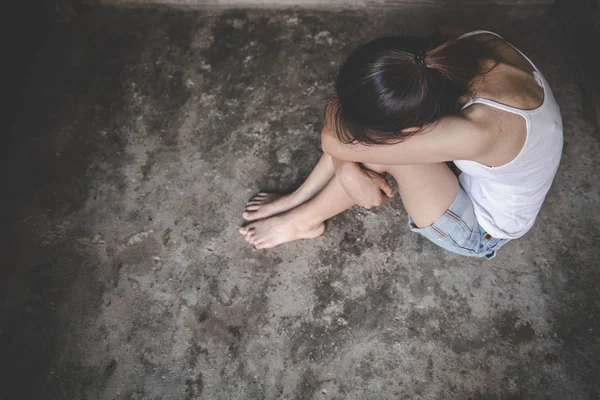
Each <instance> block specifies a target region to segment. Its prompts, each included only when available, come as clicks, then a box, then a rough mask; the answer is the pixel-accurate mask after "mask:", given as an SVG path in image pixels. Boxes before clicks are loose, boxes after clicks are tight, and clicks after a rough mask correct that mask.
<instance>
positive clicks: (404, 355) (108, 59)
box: [0, 6, 600, 400]
mask: <svg viewBox="0 0 600 400" xmlns="http://www.w3.org/2000/svg"><path fill="white" fill-rule="evenodd" d="M444 21H445V22H454V23H463V24H467V25H471V26H474V27H486V28H489V29H492V30H496V31H499V32H500V33H503V34H505V36H506V37H507V38H509V39H511V40H512V41H513V42H514V43H515V44H516V45H518V46H519V47H520V48H521V49H522V50H524V51H525V52H526V53H528V54H529V55H530V56H531V57H532V58H533V60H534V61H535V62H536V63H537V64H538V66H539V67H540V68H541V69H542V71H543V72H544V73H545V75H546V77H547V79H548V81H549V82H550V83H551V85H552V87H553V89H554V93H555V96H556V98H557V100H558V102H559V104H560V106H561V107H562V110H563V115H564V126H565V150H564V159H563V163H562V166H561V169H560V170H559V173H558V176H557V178H556V182H555V185H554V187H553V188H552V190H551V192H550V194H549V196H548V199H547V202H546V204H545V206H544V208H543V210H542V212H541V214H540V216H539V219H538V222H537V224H536V226H535V227H534V229H533V230H532V231H531V232H530V233H529V234H528V235H527V236H526V237H524V238H522V239H521V240H518V241H515V242H512V243H510V244H508V245H507V246H505V247H504V248H503V249H502V251H501V252H500V253H499V255H498V257H497V258H496V259H494V260H493V261H491V262H487V261H482V260H476V259H468V258H462V257H460V256H455V255H453V254H450V253H445V252H443V251H442V250H440V249H438V248H436V247H434V245H432V244H430V243H429V242H427V241H426V240H424V239H422V238H420V237H418V236H415V235H413V234H411V233H410V232H409V231H408V229H407V227H406V213H405V211H404V210H403V208H402V205H401V203H400V202H399V201H398V199H397V198H396V199H395V200H394V201H392V202H391V203H390V204H388V205H385V206H383V207H381V208H378V209H375V210H373V211H366V210H362V209H353V210H351V211H349V212H347V213H345V214H343V215H340V216H338V217H336V218H334V219H332V220H331V221H330V222H329V224H328V228H327V232H326V234H325V235H324V236H322V237H320V238H318V239H315V240H312V241H302V242H297V243H293V244H289V245H286V246H283V247H280V248H277V249H274V250H271V251H266V252H264V251H255V250H252V248H251V247H250V246H248V245H247V244H246V243H245V242H244V240H243V239H242V237H241V236H240V235H239V234H238V233H237V228H238V226H239V225H240V224H241V223H242V219H241V211H242V207H243V205H244V203H245V201H246V200H247V199H248V198H249V197H250V196H251V195H252V194H253V193H255V192H256V191H257V190H259V189H269V190H277V191H287V190H291V189H293V188H294V187H295V186H296V185H298V184H299V183H300V182H301V181H302V180H303V178H304V177H305V176H306V175H307V173H308V172H309V171H310V169H311V167H312V165H313V164H314V163H315V162H316V160H317V159H318V157H319V130H320V124H321V110H322V107H323V105H324V99H325V98H326V97H327V96H328V93H329V83H330V81H331V79H332V77H333V76H334V74H335V71H336V66H337V65H338V63H339V61H340V60H341V59H342V58H343V55H344V54H346V53H347V52H348V51H349V50H350V49H351V48H352V47H353V46H354V45H356V44H357V43H359V42H361V41H363V40H365V39H367V38H371V37H373V36H377V35H382V34H390V33H400V34H408V33H411V34H420V33H426V32H428V31H429V29H430V28H431V27H433V26H434V25H435V24H436V23H439V22H444ZM570 56H571V54H570V52H569V49H568V48H566V47H565V46H564V45H563V42H562V40H561V37H560V35H559V30H558V29H557V28H556V27H555V26H554V24H553V22H552V20H551V19H550V18H549V16H548V13H547V10H546V9H544V8H541V7H489V6H488V7H471V8H459V7H456V8H455V7H451V6H448V7H407V8H402V9H395V10H391V11H390V10H388V11H384V10H379V11H377V10H371V11H367V10H363V11H351V12H350V11H348V12H333V13H331V12H324V11H321V12H313V11H293V10H287V11H283V10H280V11H269V10H262V11H261V10H254V11H243V10H234V11H189V10H188V11H182V10H170V9H139V10H135V9H112V8H91V9H83V11H81V12H79V13H78V16H77V18H76V19H75V20H74V21H72V22H71V23H69V24H66V25H59V26H56V27H55V29H54V30H53V31H52V32H51V33H50V34H49V35H48V36H47V38H46V41H45V44H44V46H43V50H42V51H41V52H40V53H39V54H38V55H37V62H36V63H35V65H34V67H33V68H32V69H31V71H29V72H28V73H27V75H28V82H29V84H28V87H26V88H24V93H25V95H26V96H25V98H26V99H27V100H26V103H25V104H24V105H23V107H22V108H21V113H20V123H18V124H17V125H15V126H14V127H13V129H12V130H11V131H10V132H9V134H8V135H7V136H5V140H4V143H3V148H2V154H3V156H2V168H1V169H0V170H1V171H2V181H3V196H2V199H3V202H4V204H3V206H2V207H1V209H0V218H1V219H0V222H1V223H2V226H3V228H4V229H3V230H2V237H1V239H2V240H1V241H0V246H1V250H2V255H3V268H2V269H1V274H2V275H1V276H0V278H2V279H0V282H1V285H2V286H1V293H2V298H1V304H2V326H1V330H0V338H1V347H0V351H1V352H2V353H1V354H2V362H3V366H2V370H3V373H2V379H3V384H2V398H4V399H69V400H72V399H90V400H91V399H102V400H104V399H107V400H108V399H127V400H141V399H152V400H156V399H165V400H166V399H186V400H189V399H209V400H213V399H224V400H230V399H243V400H246V399H290V400H292V399H298V400H304V399H349V400H350V399H557V400H558V399H560V400H566V399H597V398H599V397H600V387H599V383H598V377H599V376H600V368H599V367H600V365H599V363H600V361H599V360H600V341H599V337H600V336H599V332H600V322H599V321H600V319H599V318H598V315H599V307H598V306H599V304H600V295H599V294H598V289H597V288H598V284H599V282H600V269H599V267H600V265H599V262H598V253H597V245H598V243H599V242H598V239H599V233H600V228H599V227H598V226H599V223H600V216H599V215H598V212H597V209H598V204H599V200H600V185H599V183H598V174H599V173H600V164H599V162H598V160H599V156H598V154H599V147H600V146H599V141H600V136H599V131H598V127H597V126H596V125H595V119H594V118H593V117H590V116H589V115H588V114H586V113H585V112H584V105H583V103H582V96H581V93H580V89H579V87H578V86H577V85H576V84H575V83H574V81H573V79H572V76H571V75H570V72H569V70H568V68H567V67H566V61H565V60H566V59H568V57H570Z"/></svg>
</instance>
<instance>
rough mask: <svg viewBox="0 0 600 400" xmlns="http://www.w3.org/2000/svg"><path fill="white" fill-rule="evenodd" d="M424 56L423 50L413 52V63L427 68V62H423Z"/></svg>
mask: <svg viewBox="0 0 600 400" xmlns="http://www.w3.org/2000/svg"><path fill="white" fill-rule="evenodd" d="M425 57H426V55H425V52H424V51H420V52H418V53H417V54H415V64H417V65H418V66H419V67H421V68H427V64H425Z"/></svg>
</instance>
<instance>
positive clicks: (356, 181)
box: [333, 159, 394, 209]
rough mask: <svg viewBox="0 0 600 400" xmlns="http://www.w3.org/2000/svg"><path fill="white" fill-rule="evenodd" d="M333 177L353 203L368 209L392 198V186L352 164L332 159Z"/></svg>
mask: <svg viewBox="0 0 600 400" xmlns="http://www.w3.org/2000/svg"><path fill="white" fill-rule="evenodd" d="M333 164H334V167H335V176H336V179H337V180H338V182H340V184H341V185H342V187H343V188H344V190H345V191H346V193H347V194H348V196H349V197H350V198H351V199H352V200H354V203H355V204H357V205H359V206H361V207H364V208H367V209H370V208H372V207H376V206H380V205H382V204H383V203H385V202H386V201H388V200H389V199H390V198H391V197H393V196H394V189H393V188H392V186H391V185H390V184H389V183H388V182H387V181H386V180H385V178H383V177H382V176H381V175H379V174H378V173H376V172H374V171H371V170H368V169H363V168H361V167H360V166H359V165H358V164H356V163H353V162H347V161H341V160H337V159H334V161H333Z"/></svg>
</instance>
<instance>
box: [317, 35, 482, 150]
mask: <svg viewBox="0 0 600 400" xmlns="http://www.w3.org/2000/svg"><path fill="white" fill-rule="evenodd" d="M440 41H441V40H440V38H439V33H437V32H436V34H434V35H433V36H432V37H429V38H408V37H384V38H379V39H375V40H372V41H370V42H368V43H366V44H363V45H361V46H359V47H358V48H357V49H356V50H355V51H354V52H353V53H352V54H351V55H350V57H348V59H347V60H346V61H345V62H344V63H343V64H342V66H341V67H340V71H339V73H338V76H337V79H336V82H335V95H334V97H333V98H332V99H331V100H330V101H329V103H328V105H327V108H326V114H327V115H326V117H327V121H328V123H331V124H332V125H331V128H332V129H333V131H334V132H335V134H336V136H337V137H338V139H339V140H340V141H342V142H344V143H354V142H360V143H365V144H386V143H397V142H399V141H402V140H404V139H406V138H407V137H409V136H411V135H413V134H414V133H416V132H412V133H406V132H402V130H403V129H405V128H409V127H419V128H422V127H423V126H425V125H428V124H430V123H432V122H435V121H437V120H439V119H441V118H442V117H444V116H446V115H450V114H455V113H458V112H459V111H460V106H459V104H458V100H459V98H460V97H462V96H464V95H465V94H467V93H469V84H470V82H471V80H472V78H473V77H474V76H475V75H477V74H479V73H484V72H483V71H481V68H480V62H481V61H482V60H484V59H492V58H493V55H492V51H491V46H490V45H489V44H487V45H486V44H482V43H480V42H477V41H475V40H459V41H457V40H453V41H447V42H445V43H443V44H440ZM488 71H489V70H488ZM488 71H485V72H488Z"/></svg>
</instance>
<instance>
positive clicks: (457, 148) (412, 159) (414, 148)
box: [321, 116, 492, 165]
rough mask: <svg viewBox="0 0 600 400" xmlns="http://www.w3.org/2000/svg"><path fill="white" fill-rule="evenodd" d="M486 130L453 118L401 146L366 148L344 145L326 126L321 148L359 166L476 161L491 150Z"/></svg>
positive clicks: (360, 145)
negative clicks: (363, 164)
mask: <svg viewBox="0 0 600 400" xmlns="http://www.w3.org/2000/svg"><path fill="white" fill-rule="evenodd" d="M486 129H487V127H486V126H484V125H482V124H477V123H474V122H473V121H472V120H467V119H466V118H464V117H462V116H450V117H445V118H443V119H442V120H440V121H439V122H437V123H436V124H435V125H434V126H432V127H428V128H426V129H425V130H424V131H423V132H421V133H417V134H415V135H414V136H412V137H410V138H408V139H406V140H404V141H402V142H401V143H396V144H388V145H368V146H367V145H363V144H360V143H354V144H344V143H342V142H340V141H339V140H338V139H337V138H336V137H335V134H334V133H333V132H331V130H329V129H328V128H327V126H325V128H324V129H323V131H322V133H321V146H322V148H323V152H324V153H326V154H329V155H331V156H332V157H334V158H338V159H340V160H345V161H352V162H359V163H375V164H384V165H407V164H428V163H437V162H445V161H452V160H473V159H476V158H478V157H479V156H481V155H482V154H483V153H485V152H486V151H489V149H490V146H491V143H492V142H491V137H490V136H489V135H487V134H486Z"/></svg>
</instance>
